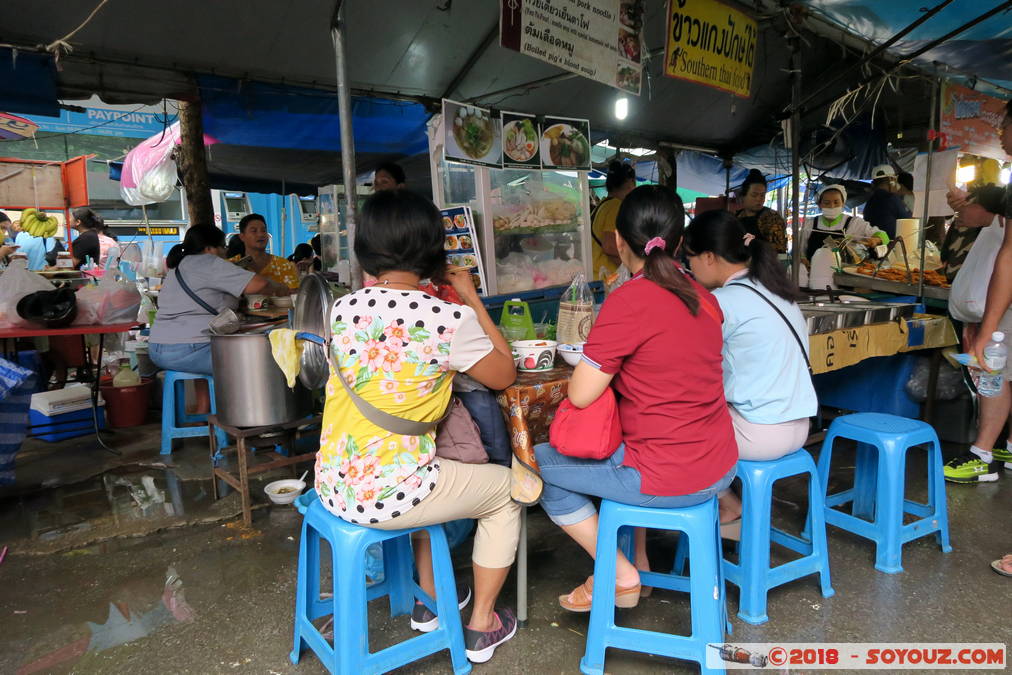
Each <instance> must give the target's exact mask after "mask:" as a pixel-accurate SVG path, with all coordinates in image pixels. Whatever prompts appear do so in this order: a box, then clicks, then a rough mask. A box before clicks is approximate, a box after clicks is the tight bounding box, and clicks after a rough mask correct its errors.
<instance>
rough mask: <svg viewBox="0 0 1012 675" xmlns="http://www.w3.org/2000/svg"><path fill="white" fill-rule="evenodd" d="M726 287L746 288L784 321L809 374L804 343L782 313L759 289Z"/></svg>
mask: <svg viewBox="0 0 1012 675" xmlns="http://www.w3.org/2000/svg"><path fill="white" fill-rule="evenodd" d="M728 286H740V287H742V288H747V289H748V290H750V291H752V292H753V293H755V294H756V295H758V296H759V297H760V298H762V299H763V302H765V303H766V304H767V305H769V306H770V307H772V308H773V311H774V312H776V313H777V314H779V315H780V318H781V319H783V320H784V323H786V324H787V327H788V328H789V329H790V331H791V335H793V336H794V339H795V341H797V343H798V347H800V348H801V356H802V358H804V359H805V365H806V366H808V372H809V373H811V372H812V363H811V361H809V360H808V350H806V349H805V343H804V342H802V341H801V338H800V337H799V336H798V331H796V330H794V326H792V325H791V322H790V320H789V319H788V318H787V317H786V316H785V315H784V313H783V312H781V311H780V308H779V307H777V306H776V305H774V304H773V302H772V301H770V299H769V298H767V297H766V296H765V295H763V294H762V293H760V292H759V289H757V288H753V287H751V286H749V285H748V284H736V283H730V284H728Z"/></svg>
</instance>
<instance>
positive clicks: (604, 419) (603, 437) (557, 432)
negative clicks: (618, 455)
mask: <svg viewBox="0 0 1012 675" xmlns="http://www.w3.org/2000/svg"><path fill="white" fill-rule="evenodd" d="M548 440H549V442H550V443H551V444H552V447H553V448H555V449H556V450H557V451H558V452H559V453H560V454H563V455H566V456H568V457H582V458H583V459H606V458H608V457H611V455H612V453H614V452H615V451H616V450H617V449H618V446H619V445H621V444H622V423H621V422H620V421H619V418H618V401H616V400H615V392H614V391H612V388H611V387H608V388H607V389H605V390H604V393H603V394H601V395H600V396H598V397H597V400H596V401H594V402H593V403H591V404H590V405H589V406H587V407H586V408H577V407H576V406H575V405H573V404H572V403H570V401H569V399H568V398H567V399H566V400H564V401H563V402H562V403H561V404H560V405H559V410H558V412H556V413H555V419H554V420H553V421H552V426H551V428H550V429H549V431H548Z"/></svg>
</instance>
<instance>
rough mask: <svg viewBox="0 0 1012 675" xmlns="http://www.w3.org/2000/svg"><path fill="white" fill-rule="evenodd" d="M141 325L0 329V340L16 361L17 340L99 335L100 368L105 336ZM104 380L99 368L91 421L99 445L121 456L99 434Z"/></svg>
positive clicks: (96, 376)
mask: <svg viewBox="0 0 1012 675" xmlns="http://www.w3.org/2000/svg"><path fill="white" fill-rule="evenodd" d="M140 325H141V324H139V323H137V322H135V321H134V322H130V323H114V324H109V325H107V326H106V325H99V326H68V327H67V328H3V329H0V340H3V341H4V342H3V345H4V352H5V353H8V354H9V353H10V352H14V357H15V359H16V358H17V340H18V338H34V337H56V336H60V335H98V366H99V368H100V367H101V365H102V349H103V348H104V347H105V336H106V335H107V334H110V333H125V332H127V331H128V330H131V329H133V328H138V327H140ZM7 340H14V342H13V343H12V344H11V347H10V350H9V351H8V348H7V342H6V341H7ZM101 379H102V378H101V377H100V376H99V373H98V368H96V369H95V381H94V382H93V383H92V385H91V419H92V423H93V424H94V426H95V437H96V438H97V439H98V444H99V445H101V446H102V447H103V448H104V449H106V450H108V451H109V452H111V453H113V454H114V455H119V454H121V453H120V451H119V450H116V449H115V448H110V447H109V446H108V445H106V444H105V441H103V440H102V436H101V434H99V428H98V385H99V381H100V380H101Z"/></svg>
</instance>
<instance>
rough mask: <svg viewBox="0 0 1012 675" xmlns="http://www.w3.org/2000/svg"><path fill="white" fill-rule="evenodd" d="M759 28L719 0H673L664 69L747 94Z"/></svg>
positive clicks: (675, 76) (743, 95)
mask: <svg viewBox="0 0 1012 675" xmlns="http://www.w3.org/2000/svg"><path fill="white" fill-rule="evenodd" d="M758 40H759V28H758V25H757V24H756V22H755V20H753V19H751V18H750V17H749V16H748V15H747V14H744V13H742V12H739V11H738V10H737V9H733V8H732V7H729V6H728V5H725V4H724V3H722V2H717V0H668V38H667V45H666V49H665V54H664V74H665V75H667V76H668V77H673V78H676V79H680V80H688V81H690V82H695V83H697V84H702V85H705V86H707V87H714V88H716V89H723V90H724V91H729V92H731V93H733V94H735V95H736V96H742V97H744V98H748V96H749V93H750V90H751V89H752V69H753V68H754V67H755V57H756V43H757V41H758Z"/></svg>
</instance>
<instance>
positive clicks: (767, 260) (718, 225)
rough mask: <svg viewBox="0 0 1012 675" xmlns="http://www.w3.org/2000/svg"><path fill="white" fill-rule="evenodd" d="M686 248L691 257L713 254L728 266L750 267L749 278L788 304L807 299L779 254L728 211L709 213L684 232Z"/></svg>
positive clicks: (696, 219) (703, 214)
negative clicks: (788, 272) (788, 273)
mask: <svg viewBox="0 0 1012 675" xmlns="http://www.w3.org/2000/svg"><path fill="white" fill-rule="evenodd" d="M685 247H686V249H687V251H688V252H689V253H690V254H691V255H699V254H700V253H707V252H709V253H713V254H714V255H716V256H718V257H720V258H723V259H724V260H726V261H727V262H729V263H734V264H738V265H741V264H744V265H747V266H748V276H749V278H750V279H752V280H753V281H756V282H758V283H760V284H762V285H763V286H765V287H766V288H767V289H768V290H769V291H770V292H771V293H773V294H774V295H777V296H779V297H781V298H783V299H784V300H787V301H788V302H798V301H799V300H802V299H804V297H805V296H804V295H802V293H801V291H800V290H798V286H797V284H795V283H794V282H793V281H792V280H791V279H790V277H788V276H787V270H786V269H785V268H784V266H783V265H781V264H780V260H779V259H778V258H777V253H776V250H775V249H774V248H773V246H772V245H770V244H769V243H768V242H765V241H763V240H762V239H759V238H758V237H755V236H754V235H752V234H747V233H746V232H745V228H744V227H743V226H742V224H741V222H740V221H739V220H738V219H737V218H735V217H734V216H733V215H731V214H730V213H729V212H727V211H707V212H706V213H701V214H700V215H699V216H697V217H696V218H695V219H694V220H693V221H692V223H691V224H690V225H689V227H688V229H687V230H686V231H685Z"/></svg>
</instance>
